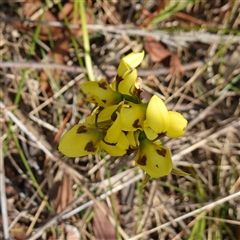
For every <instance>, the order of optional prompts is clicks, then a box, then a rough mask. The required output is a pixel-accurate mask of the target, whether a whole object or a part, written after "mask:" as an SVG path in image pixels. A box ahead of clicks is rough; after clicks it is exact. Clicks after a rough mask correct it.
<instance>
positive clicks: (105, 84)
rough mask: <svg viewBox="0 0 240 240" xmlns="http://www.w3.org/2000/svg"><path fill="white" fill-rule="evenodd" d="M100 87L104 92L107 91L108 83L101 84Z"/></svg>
mask: <svg viewBox="0 0 240 240" xmlns="http://www.w3.org/2000/svg"><path fill="white" fill-rule="evenodd" d="M98 86H99V87H100V88H102V89H104V90H107V83H106V82H99V83H98Z"/></svg>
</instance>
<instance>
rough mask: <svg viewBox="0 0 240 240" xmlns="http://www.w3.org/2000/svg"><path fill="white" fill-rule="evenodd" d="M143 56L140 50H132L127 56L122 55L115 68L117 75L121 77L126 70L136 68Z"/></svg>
mask: <svg viewBox="0 0 240 240" xmlns="http://www.w3.org/2000/svg"><path fill="white" fill-rule="evenodd" d="M143 58H144V51H142V52H141V53H138V52H132V53H130V54H128V55H127V56H125V57H123V58H122V59H121V61H120V64H119V67H118V70H117V74H118V76H120V77H123V76H124V74H125V73H126V71H128V70H130V69H131V70H133V69H134V68H136V67H137V66H138V65H139V64H140V63H141V62H142V60H143Z"/></svg>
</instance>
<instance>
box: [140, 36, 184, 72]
mask: <svg viewBox="0 0 240 240" xmlns="http://www.w3.org/2000/svg"><path fill="white" fill-rule="evenodd" d="M144 48H145V50H146V52H147V53H148V54H149V56H150V58H151V61H152V62H162V61H163V60H165V59H167V58H170V63H169V65H170V71H169V72H170V74H172V75H174V74H179V73H181V72H183V71H184V68H183V66H182V64H181V61H180V59H179V58H178V56H177V55H176V54H174V53H171V52H170V51H169V50H167V49H166V48H164V47H163V46H162V45H161V43H159V42H157V41H156V40H155V39H154V38H152V37H150V36H147V37H146V38H145V40H144Z"/></svg>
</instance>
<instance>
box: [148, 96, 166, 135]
mask: <svg viewBox="0 0 240 240" xmlns="http://www.w3.org/2000/svg"><path fill="white" fill-rule="evenodd" d="M146 121H147V124H148V126H149V127H150V128H151V129H152V130H153V131H154V132H155V133H157V134H160V133H163V132H167V131H168V129H169V126H170V117H169V113H168V110H167V107H166V105H165V103H164V102H163V100H162V99H161V98H159V97H157V96H155V95H154V96H152V98H151V99H150V101H149V103H148V106H147V111H146Z"/></svg>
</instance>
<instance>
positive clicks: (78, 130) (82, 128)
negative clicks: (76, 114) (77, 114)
mask: <svg viewBox="0 0 240 240" xmlns="http://www.w3.org/2000/svg"><path fill="white" fill-rule="evenodd" d="M85 132H87V128H86V126H84V125H82V126H80V127H79V128H78V129H77V133H85Z"/></svg>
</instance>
